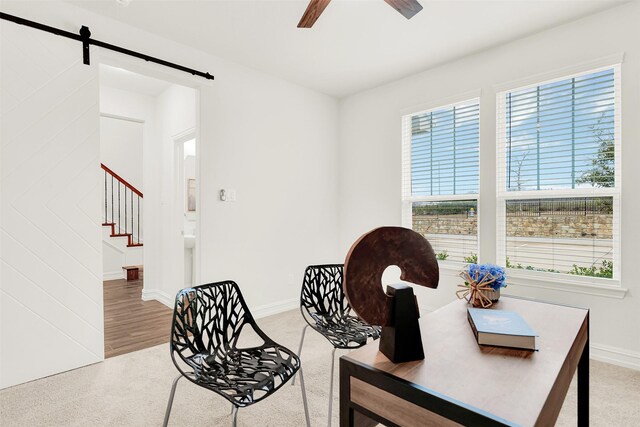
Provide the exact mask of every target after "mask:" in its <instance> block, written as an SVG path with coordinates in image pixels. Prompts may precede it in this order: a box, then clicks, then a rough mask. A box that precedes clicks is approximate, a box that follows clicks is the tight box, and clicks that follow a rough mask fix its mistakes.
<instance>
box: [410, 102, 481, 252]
mask: <svg viewBox="0 0 640 427" xmlns="http://www.w3.org/2000/svg"><path fill="white" fill-rule="evenodd" d="M479 111H480V105H479V101H478V100H477V99H474V100H471V101H467V102H463V103H459V104H455V105H450V106H446V107H441V108H436V109H433V110H429V111H422V112H419V113H414V114H410V115H407V116H404V117H403V119H402V131H403V166H402V167H403V174H402V176H403V200H402V201H403V222H404V225H405V226H406V227H411V228H412V229H413V230H415V231H417V232H419V233H420V234H422V235H423V236H425V237H426V238H427V239H428V240H429V242H430V243H431V245H432V246H433V249H434V251H435V252H436V256H437V257H438V260H440V261H458V262H464V261H469V260H472V259H473V258H474V257H477V253H478V189H479V173H478V172H479V167H480V164H479V155H478V149H479V139H480V135H479V128H480V114H479Z"/></svg>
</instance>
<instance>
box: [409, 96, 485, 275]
mask: <svg viewBox="0 0 640 427" xmlns="http://www.w3.org/2000/svg"><path fill="white" fill-rule="evenodd" d="M471 102H476V103H477V104H478V117H481V115H482V105H481V102H480V91H475V92H470V93H466V94H463V95H460V96H457V97H453V98H448V99H446V100H440V101H436V102H432V103H430V104H428V105H427V104H425V105H421V106H418V107H414V108H411V109H408V110H404V111H402V118H401V119H402V127H401V129H402V226H403V227H405V228H410V229H412V228H413V203H414V202H447V201H458V200H460V201H462V200H475V201H476V203H477V205H478V206H480V171H481V170H482V161H481V159H480V144H481V141H480V138H481V135H482V120H479V123H478V126H479V127H478V193H468V194H454V195H438V196H412V195H411V131H410V130H411V118H412V117H413V116H417V115H420V114H426V113H429V112H432V111H436V110H442V109H446V108H453V107H456V106H459V105H463V104H467V103H471ZM406 129H409V132H406V131H405V130H406ZM479 211H480V210H479V209H478V210H477V211H476V217H477V223H478V226H477V227H476V230H477V234H476V242H477V247H476V252H475V253H476V255H477V256H478V257H479V256H480V212H479ZM438 264H441V265H442V266H443V267H445V268H449V269H460V268H461V267H462V266H463V265H465V263H464V262H459V261H448V260H439V261H438Z"/></svg>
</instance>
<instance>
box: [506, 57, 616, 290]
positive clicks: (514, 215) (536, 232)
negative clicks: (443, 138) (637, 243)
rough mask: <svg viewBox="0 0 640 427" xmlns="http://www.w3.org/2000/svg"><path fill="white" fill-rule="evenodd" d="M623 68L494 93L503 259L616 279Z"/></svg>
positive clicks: (522, 267)
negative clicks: (495, 95) (496, 108)
mask: <svg viewBox="0 0 640 427" xmlns="http://www.w3.org/2000/svg"><path fill="white" fill-rule="evenodd" d="M619 97H620V91H619V66H612V67H608V68H605V69H601V70H596V71H592V72H587V73H582V74H579V75H575V76H569V77H566V78H562V79H558V80H555V81H551V82H545V83H541V84H538V85H533V86H528V87H525V88H519V89H514V90H511V91H506V92H502V93H499V94H498V114H497V120H498V123H497V124H498V140H497V143H498V147H497V155H498V158H497V162H498V163H497V164H498V258H499V261H500V260H503V262H504V263H505V264H506V265H507V267H509V268H513V269H518V270H533V271H543V272H552V273H564V274H573V275H578V276H592V277H600V278H614V277H615V276H616V275H617V271H618V268H617V265H618V254H617V252H618V251H617V248H618V247H619V232H618V230H619V208H618V207H619V177H620V173H619V172H620V171H619V163H620V162H619V155H618V153H619V147H620V128H619V123H620V108H619V106H620V98H619Z"/></svg>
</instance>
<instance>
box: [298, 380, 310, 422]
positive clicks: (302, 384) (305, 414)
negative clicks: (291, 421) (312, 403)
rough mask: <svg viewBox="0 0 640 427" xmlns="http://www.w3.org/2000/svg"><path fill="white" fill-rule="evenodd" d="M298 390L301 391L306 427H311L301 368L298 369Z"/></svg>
mask: <svg viewBox="0 0 640 427" xmlns="http://www.w3.org/2000/svg"><path fill="white" fill-rule="evenodd" d="M300 388H301V389H302V405H303V406H304V417H305V419H306V420H307V427H311V422H310V421H309V407H308V406H307V390H306V389H305V388H304V375H303V374H302V368H300Z"/></svg>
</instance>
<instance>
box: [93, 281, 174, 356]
mask: <svg viewBox="0 0 640 427" xmlns="http://www.w3.org/2000/svg"><path fill="white" fill-rule="evenodd" d="M103 289H104V356H105V358H108V357H113V356H118V355H120V354H125V353H130V352H132V351H136V350H142V349H143V348H147V347H153V346H155V345H158V344H162V343H166V342H169V332H170V330H171V316H172V312H171V310H170V309H169V308H168V307H166V306H165V305H164V304H162V303H159V302H158V301H142V299H141V295H142V279H140V280H131V281H129V282H127V281H126V280H124V279H123V280H109V281H106V282H104V287H103Z"/></svg>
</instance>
